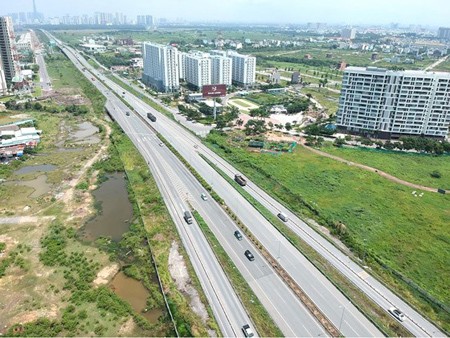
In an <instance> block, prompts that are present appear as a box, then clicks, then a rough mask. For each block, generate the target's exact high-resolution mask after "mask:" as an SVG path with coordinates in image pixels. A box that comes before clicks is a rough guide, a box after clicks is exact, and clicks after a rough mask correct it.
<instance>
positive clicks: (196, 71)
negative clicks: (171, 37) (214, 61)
mask: <svg viewBox="0 0 450 338" xmlns="http://www.w3.org/2000/svg"><path fill="white" fill-rule="evenodd" d="M184 58H185V60H186V61H185V66H186V67H185V76H186V77H185V79H186V82H188V83H190V84H192V85H194V86H196V87H197V88H199V89H201V88H202V87H203V86H204V85H208V84H211V59H210V58H209V54H207V53H202V52H193V53H189V54H186V55H185V56H184Z"/></svg>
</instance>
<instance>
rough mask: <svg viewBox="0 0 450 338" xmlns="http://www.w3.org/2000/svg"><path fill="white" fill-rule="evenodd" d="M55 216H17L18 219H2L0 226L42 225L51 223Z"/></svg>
mask: <svg viewBox="0 0 450 338" xmlns="http://www.w3.org/2000/svg"><path fill="white" fill-rule="evenodd" d="M55 218H56V217H55V216H41V217H37V216H16V217H0V224H26V223H41V222H51V221H53V220H54V219H55Z"/></svg>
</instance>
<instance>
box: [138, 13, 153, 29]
mask: <svg viewBox="0 0 450 338" xmlns="http://www.w3.org/2000/svg"><path fill="white" fill-rule="evenodd" d="M136 24H137V25H138V26H145V27H153V26H154V22H153V17H152V16H151V15H138V16H137V20H136Z"/></svg>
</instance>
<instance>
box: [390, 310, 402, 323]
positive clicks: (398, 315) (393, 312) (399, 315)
mask: <svg viewBox="0 0 450 338" xmlns="http://www.w3.org/2000/svg"><path fill="white" fill-rule="evenodd" d="M389 312H390V314H391V315H393V316H394V317H395V318H397V319H398V320H399V321H401V322H403V321H404V320H405V315H404V314H403V312H401V311H400V310H399V309H397V308H396V307H391V308H390V309H389Z"/></svg>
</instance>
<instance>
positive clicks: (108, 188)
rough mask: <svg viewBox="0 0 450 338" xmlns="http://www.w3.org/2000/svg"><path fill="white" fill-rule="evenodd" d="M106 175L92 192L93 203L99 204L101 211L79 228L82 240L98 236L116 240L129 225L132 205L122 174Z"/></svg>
mask: <svg viewBox="0 0 450 338" xmlns="http://www.w3.org/2000/svg"><path fill="white" fill-rule="evenodd" d="M107 177H108V180H107V181H105V182H103V183H102V184H101V185H100V187H99V188H98V189H96V190H95V191H94V192H93V195H94V199H95V201H96V202H95V203H98V204H100V205H101V211H100V213H99V214H98V215H96V216H95V217H94V218H93V219H91V220H90V221H88V222H87V223H86V225H85V226H83V228H82V229H81V237H82V238H83V239H84V240H87V241H95V240H96V239H98V238H99V237H110V238H111V239H112V240H113V241H116V242H118V241H120V239H121V238H122V235H123V234H124V233H125V232H127V231H128V229H129V227H130V224H129V221H131V219H132V217H133V207H132V205H131V203H130V201H129V199H128V191H127V187H126V182H125V179H124V177H123V174H121V173H117V174H112V175H108V176H107Z"/></svg>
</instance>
